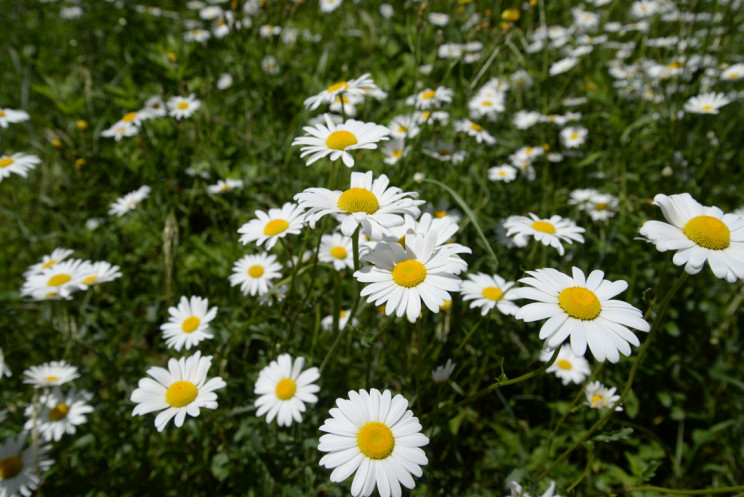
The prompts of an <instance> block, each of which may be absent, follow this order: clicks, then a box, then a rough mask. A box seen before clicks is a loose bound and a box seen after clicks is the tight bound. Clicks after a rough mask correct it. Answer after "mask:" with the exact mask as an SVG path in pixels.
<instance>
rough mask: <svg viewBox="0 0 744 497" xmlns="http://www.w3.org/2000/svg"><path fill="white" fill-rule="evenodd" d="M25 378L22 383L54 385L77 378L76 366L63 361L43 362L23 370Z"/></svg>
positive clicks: (36, 385)
mask: <svg viewBox="0 0 744 497" xmlns="http://www.w3.org/2000/svg"><path fill="white" fill-rule="evenodd" d="M23 376H25V377H26V378H25V379H24V380H23V383H28V384H30V385H33V386H34V388H42V387H54V386H59V385H64V384H65V383H69V382H71V381H72V380H74V379H75V378H78V377H79V376H80V374H79V373H78V368H77V367H75V366H71V365H70V364H67V363H66V362H65V361H52V362H45V363H44V364H40V365H38V366H31V367H30V368H28V369H27V370H26V371H24V372H23Z"/></svg>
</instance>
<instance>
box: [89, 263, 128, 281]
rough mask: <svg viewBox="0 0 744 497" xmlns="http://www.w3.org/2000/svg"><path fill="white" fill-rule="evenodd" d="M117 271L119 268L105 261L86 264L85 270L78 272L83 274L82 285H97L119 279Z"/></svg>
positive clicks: (119, 275)
mask: <svg viewBox="0 0 744 497" xmlns="http://www.w3.org/2000/svg"><path fill="white" fill-rule="evenodd" d="M119 269H120V268H119V266H114V265H113V264H111V263H110V262H107V261H96V262H93V263H90V264H86V265H85V268H84V269H81V270H80V271H81V273H83V280H82V283H83V285H99V284H101V283H106V282H108V281H113V280H115V279H117V278H121V273H120V272H119Z"/></svg>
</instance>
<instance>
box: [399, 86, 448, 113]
mask: <svg viewBox="0 0 744 497" xmlns="http://www.w3.org/2000/svg"><path fill="white" fill-rule="evenodd" d="M454 94H455V92H454V91H453V90H451V89H449V88H445V87H444V86H440V87H438V88H437V89H436V90H432V89H431V88H426V89H425V90H421V91H420V92H418V93H417V94H415V95H411V96H410V97H408V98H407V99H406V105H411V106H413V107H415V108H416V109H431V108H437V107H441V106H442V104H445V103H451V102H452V97H453V96H454Z"/></svg>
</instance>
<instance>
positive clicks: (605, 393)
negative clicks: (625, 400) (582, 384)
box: [584, 381, 623, 411]
mask: <svg viewBox="0 0 744 497" xmlns="http://www.w3.org/2000/svg"><path fill="white" fill-rule="evenodd" d="M616 390H617V388H616V387H612V388H608V387H606V386H604V385H602V384H601V383H600V382H598V381H593V382H591V383H589V384H588V385H587V386H586V389H585V390H584V394H585V395H586V405H588V406H589V407H591V408H592V409H612V408H613V407H614V408H615V410H616V411H622V410H623V408H622V407H621V406H618V407H615V404H617V402H618V401H619V400H620V396H619V395H615V391H616Z"/></svg>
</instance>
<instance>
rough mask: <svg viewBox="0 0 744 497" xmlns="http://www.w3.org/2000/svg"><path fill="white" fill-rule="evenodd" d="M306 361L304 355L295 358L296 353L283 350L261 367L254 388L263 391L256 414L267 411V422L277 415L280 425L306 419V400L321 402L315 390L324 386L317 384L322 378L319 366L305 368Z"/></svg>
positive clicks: (257, 391) (309, 402)
mask: <svg viewBox="0 0 744 497" xmlns="http://www.w3.org/2000/svg"><path fill="white" fill-rule="evenodd" d="M304 365H305V359H304V358H303V357H297V358H295V360H294V361H292V356H290V355H289V354H282V355H280V356H279V357H277V358H276V361H271V363H269V365H268V366H266V367H265V368H263V369H262V370H261V372H260V373H259V374H258V379H257V380H256V387H255V389H254V390H253V393H255V394H256V395H260V397H259V398H258V399H256V407H257V408H258V410H257V411H256V416H258V417H261V416H263V415H264V414H265V415H266V422H267V423H271V421H272V420H273V419H274V418H276V423H277V424H278V425H279V426H291V425H292V421H293V420H294V421H296V422H298V423H302V413H303V412H305V404H315V403H316V402H318V397H316V396H315V394H316V393H317V392H318V391H319V390H320V387H319V386H318V385H315V384H314V382H315V381H316V380H317V379H318V378H320V372H319V371H318V368H314V367H313V368H309V369H306V370H305V371H303V370H302V367H303V366H304Z"/></svg>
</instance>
